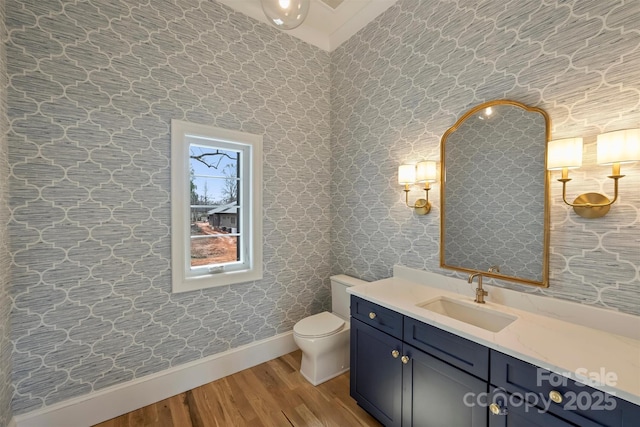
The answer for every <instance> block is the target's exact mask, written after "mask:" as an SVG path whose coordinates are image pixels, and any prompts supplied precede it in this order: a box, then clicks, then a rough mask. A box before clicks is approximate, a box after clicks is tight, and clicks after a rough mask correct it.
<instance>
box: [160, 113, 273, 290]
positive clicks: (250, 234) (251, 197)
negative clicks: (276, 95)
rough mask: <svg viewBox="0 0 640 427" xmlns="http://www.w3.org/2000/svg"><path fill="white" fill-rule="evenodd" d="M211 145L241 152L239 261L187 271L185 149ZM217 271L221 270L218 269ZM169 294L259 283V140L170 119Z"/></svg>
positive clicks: (188, 231)
mask: <svg viewBox="0 0 640 427" xmlns="http://www.w3.org/2000/svg"><path fill="white" fill-rule="evenodd" d="M193 142H197V143H198V144H199V145H205V146H206V145H207V143H210V144H211V145H212V146H214V147H227V148H229V149H233V150H237V151H243V153H244V154H243V158H244V160H245V161H243V162H241V163H240V168H241V173H240V178H241V181H240V182H242V183H243V184H242V185H243V188H241V190H240V199H241V200H240V201H239V202H240V206H241V209H240V215H239V217H238V222H239V223H240V224H241V227H240V230H241V239H244V240H243V243H241V245H240V248H241V252H242V253H241V256H240V258H241V262H238V263H234V264H235V265H234V266H230V267H231V268H223V269H220V268H212V269H209V268H207V267H206V266H205V267H199V268H191V246H190V245H191V243H190V239H191V227H190V223H191V221H190V218H191V192H190V191H189V183H190V171H191V169H190V163H189V145H190V144H191V143H193ZM221 270H222V271H221ZM171 278H172V291H173V292H174V293H178V292H188V291H193V290H198V289H206V288H211V287H216V286H225V285H231V284H234V283H243V282H250V281H253V280H259V279H262V136H261V135H254V134H250V133H245V132H240V131H235V130H229V129H222V128H217V127H214V126H208V125H201V124H196V123H189V122H185V121H182V120H171Z"/></svg>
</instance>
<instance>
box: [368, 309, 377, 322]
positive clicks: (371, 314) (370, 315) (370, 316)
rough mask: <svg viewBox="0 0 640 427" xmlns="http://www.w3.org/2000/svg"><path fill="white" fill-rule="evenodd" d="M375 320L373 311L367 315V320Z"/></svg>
mask: <svg viewBox="0 0 640 427" xmlns="http://www.w3.org/2000/svg"><path fill="white" fill-rule="evenodd" d="M375 318H376V314H375V313H374V312H373V311H372V312H371V313H369V319H371V320H373V319H375Z"/></svg>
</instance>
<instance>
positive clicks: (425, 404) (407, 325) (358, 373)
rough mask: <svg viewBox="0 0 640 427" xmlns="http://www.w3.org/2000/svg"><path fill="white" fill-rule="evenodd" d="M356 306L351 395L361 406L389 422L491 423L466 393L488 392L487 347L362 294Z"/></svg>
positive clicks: (475, 426) (472, 425)
mask: <svg viewBox="0 0 640 427" xmlns="http://www.w3.org/2000/svg"><path fill="white" fill-rule="evenodd" d="M351 307H352V320H351V396H352V397H353V398H354V399H355V400H356V401H357V402H358V404H359V405H360V406H362V407H363V408H364V409H365V410H367V411H368V412H369V413H370V414H371V415H373V416H374V417H375V418H377V419H378V420H379V421H380V422H381V423H383V424H384V425H385V426H387V427H389V426H394V427H395V426H398V427H400V426H403V427H407V426H414V427H419V426H427V425H429V426H443V427H444V426H447V427H448V426H470V427H485V426H487V411H486V408H485V407H481V406H479V405H475V406H471V405H467V404H465V399H464V397H465V396H466V395H474V396H475V395H481V394H486V393H487V391H488V384H487V378H488V349H486V348H485V347H483V346H479V345H477V344H475V343H472V342H470V341H468V340H466V339H464V338H460V337H457V336H455V335H453V334H449V333H448V332H445V331H442V330H439V329H437V328H434V327H432V326H429V325H426V324H423V323H421V322H417V321H415V320H413V319H410V318H407V317H404V316H402V315H400V314H399V313H395V312H393V311H390V310H388V309H386V308H384V307H381V306H378V305H376V304H373V303H370V302H368V301H365V300H362V299H360V298H358V297H352V302H351ZM385 310H388V311H385ZM380 313H384V314H383V315H382V316H381V315H380ZM381 325H382V326H381ZM383 328H384V330H383ZM385 330H386V331H385ZM476 346H477V347H476ZM478 353H480V357H478V356H477V354H478ZM452 362H453V363H452ZM456 364H458V365H460V366H462V367H463V369H461V368H459V367H457V366H455V365H456ZM482 366H483V367H482ZM470 372H474V373H480V375H481V376H482V377H483V378H478V377H477V376H476V375H473V374H472V373H470Z"/></svg>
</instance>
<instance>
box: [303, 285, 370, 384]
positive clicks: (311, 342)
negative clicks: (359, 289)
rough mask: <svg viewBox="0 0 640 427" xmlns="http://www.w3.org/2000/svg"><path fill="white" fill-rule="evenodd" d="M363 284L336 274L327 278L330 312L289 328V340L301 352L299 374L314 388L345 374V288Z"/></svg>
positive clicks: (346, 334)
mask: <svg viewBox="0 0 640 427" xmlns="http://www.w3.org/2000/svg"><path fill="white" fill-rule="evenodd" d="M362 283H366V282H365V281H363V280H360V279H356V278H355V277H350V276H346V275H344V274H340V275H338V276H331V308H332V310H333V311H332V312H331V313H329V312H328V311H323V312H322V313H318V314H314V315H313V316H309V317H306V318H304V319H302V320H300V321H299V322H298V323H296V324H295V325H294V326H293V340H294V341H295V343H296V344H297V345H298V347H300V350H302V364H301V366H300V373H301V374H302V376H303V377H305V378H306V379H307V380H308V381H309V382H310V383H311V384H313V385H318V384H321V383H323V382H325V381H327V380H330V379H331V378H333V377H337V376H338V375H340V374H342V373H343V372H346V371H348V370H349V332H350V331H349V314H350V313H349V299H350V294H348V293H347V288H348V287H349V286H354V285H359V284H362Z"/></svg>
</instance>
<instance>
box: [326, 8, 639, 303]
mask: <svg viewBox="0 0 640 427" xmlns="http://www.w3.org/2000/svg"><path fill="white" fill-rule="evenodd" d="M331 72H332V74H331V77H332V80H331V128H332V131H331V147H332V163H331V165H332V171H333V173H332V182H331V195H332V198H331V201H332V205H331V207H332V217H331V242H332V246H331V247H332V256H331V262H332V272H333V273H345V274H351V275H354V276H358V277H360V278H363V279H367V280H373V279H379V278H384V277H389V276H390V275H391V274H392V267H393V265H394V264H402V265H406V266H409V267H413V268H418V269H424V270H428V271H434V272H439V273H442V274H448V275H454V274H456V273H453V272H451V271H449V270H443V269H441V268H440V267H439V239H440V237H439V231H440V226H439V224H440V209H439V204H440V191H439V187H438V185H436V186H435V188H434V189H433V190H431V191H430V193H429V198H430V200H431V202H432V205H433V207H432V210H431V213H430V214H429V215H425V216H417V215H415V214H414V213H413V211H412V210H411V209H408V208H407V207H405V206H404V192H403V191H402V188H401V186H399V185H398V184H397V167H398V165H400V164H403V163H407V162H410V161H417V160H420V159H439V157H440V154H439V149H440V138H441V137H442V135H443V134H444V133H445V131H446V130H447V129H448V128H449V127H450V126H452V125H453V124H454V123H455V121H456V120H457V119H458V118H459V117H460V116H461V115H462V114H464V113H465V112H466V111H467V110H469V109H470V108H471V107H473V106H475V105H477V104H480V103H482V102H484V101H489V100H493V99H503V98H507V99H513V100H516V101H519V102H522V103H525V104H528V105H531V106H536V107H540V108H542V109H544V110H546V111H547V112H548V113H549V115H550V117H551V123H552V133H551V136H552V138H555V139H557V138H567V137H572V136H582V137H584V138H585V157H584V162H583V164H584V166H583V167H582V168H581V169H578V170H576V171H572V173H571V177H572V178H573V181H571V182H570V183H569V186H568V191H567V192H568V197H567V198H571V199H573V198H574V197H576V196H577V195H578V194H581V193H583V192H590V191H598V192H604V193H606V194H609V195H611V194H612V193H613V184H612V180H610V179H608V178H606V176H607V175H610V174H611V170H610V168H607V167H602V166H596V165H595V137H596V135H597V134H598V133H601V132H604V131H612V130H617V129H624V128H630V127H640V108H639V106H640V2H638V1H623V0H613V1H607V2H602V1H598V0H580V1H561V0H556V1H530V2H523V1H519V0H511V1H497V0H495V1H494V0H487V1H466V0H457V1H450V0H449V1H445V0H433V1H429V2H424V1H419V0H400V1H399V2H398V3H396V4H395V5H394V6H393V7H391V8H390V9H388V10H387V11H386V12H385V13H384V14H382V15H381V16H379V17H378V19H376V20H375V21H374V22H373V23H371V24H369V25H368V26H367V27H365V28H364V29H363V30H361V31H360V32H358V33H357V34H356V35H355V36H353V37H352V38H351V39H349V40H348V41H347V42H346V43H344V44H343V45H341V46H340V47H339V48H338V49H337V50H335V51H334V52H332V54H331ZM622 173H623V174H625V175H626V177H625V178H623V179H621V180H620V198H619V201H618V202H616V204H615V205H614V206H612V208H611V211H610V212H609V214H608V215H607V216H606V217H604V218H601V219H594V220H588V219H585V218H582V217H579V216H577V215H575V214H574V213H573V210H572V209H571V208H569V207H567V206H565V205H564V204H563V203H562V201H561V192H562V187H561V184H560V183H558V182H557V181H556V179H557V178H559V176H557V175H558V173H557V172H556V173H555V174H554V175H553V176H552V180H551V199H552V205H551V234H550V239H551V247H550V278H549V288H547V289H537V288H533V287H527V286H523V285H516V284H510V283H506V282H503V283H498V285H500V286H506V287H510V288H514V289H517V290H521V291H526V292H535V293H538V294H543V295H547V296H550V297H554V298H562V299H568V300H573V301H577V302H580V303H584V304H589V305H594V306H599V307H604V308H608V309H612V310H621V311H624V312H627V313H631V314H635V315H640V191H638V189H639V188H640V164H639V163H636V164H632V165H623V166H622ZM432 187H434V186H432ZM419 195H420V190H419V189H418V188H417V187H416V188H415V189H414V190H413V191H412V192H411V194H410V200H415V199H416V198H417V197H418V196H419ZM540 209H542V207H541V208H540ZM460 277H463V276H461V275H460Z"/></svg>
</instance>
